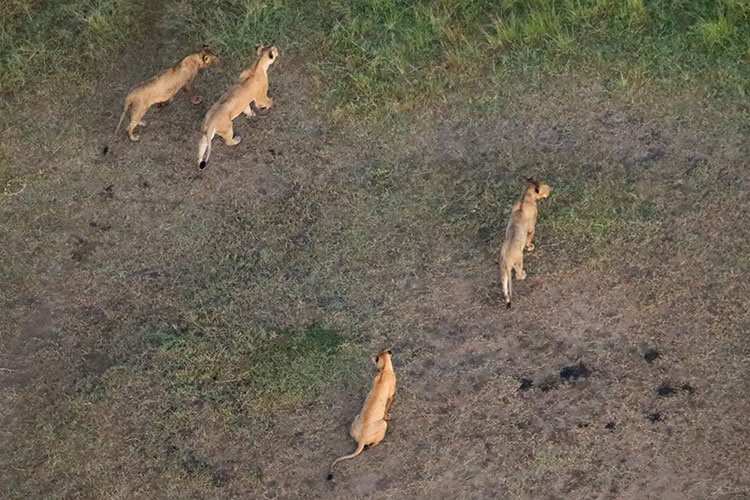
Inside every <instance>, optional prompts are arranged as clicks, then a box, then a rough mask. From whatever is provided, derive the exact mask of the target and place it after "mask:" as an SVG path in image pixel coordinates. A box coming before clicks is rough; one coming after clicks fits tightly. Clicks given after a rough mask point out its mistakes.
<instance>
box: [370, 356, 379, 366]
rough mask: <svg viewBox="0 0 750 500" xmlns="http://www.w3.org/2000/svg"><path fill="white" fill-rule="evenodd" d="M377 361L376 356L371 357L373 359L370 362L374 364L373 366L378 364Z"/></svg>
mask: <svg viewBox="0 0 750 500" xmlns="http://www.w3.org/2000/svg"><path fill="white" fill-rule="evenodd" d="M379 359H380V358H379V357H377V356H373V357H372V362H373V363H375V364H376V365H377V364H378V360H379Z"/></svg>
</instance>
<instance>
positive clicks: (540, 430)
mask: <svg viewBox="0 0 750 500" xmlns="http://www.w3.org/2000/svg"><path fill="white" fill-rule="evenodd" d="M604 4H605V3H602V5H604ZM172 5H174V8H175V9H178V10H179V9H183V10H186V12H187V13H188V14H190V13H192V10H190V9H192V7H191V4H188V3H178V2H175V3H174V4H172ZM232 5H234V4H232ZM248 5H250V4H248ZM268 5H269V7H268V8H271V7H272V8H273V9H276V10H279V9H281V11H282V12H286V10H284V9H287V10H290V9H292V7H291V6H287V7H284V6H283V5H282V4H275V3H270V4H268ZM290 5H292V4H290ZM629 5H631V6H632V7H633V8H634V9H635V10H634V12H635V13H634V14H633V15H634V16H636V18H635V21H637V16H642V15H649V11H648V4H645V7H644V8H645V9H646V13H645V14H643V13H640V14H639V13H638V12H639V11H638V7H639V5H641V4H638V3H633V2H630V3H629ZM659 5H662V4H659ZM722 5H723V4H722ZM727 5H728V4H727ZM522 6H523V3H517V5H516V7H514V8H516V9H521V8H522ZM169 12H172V11H169ZM217 12H222V11H221V10H218V11H217ZM262 12H276V11H268V10H263V11H262ZM303 12H304V11H303ZM183 15H187V14H185V13H183ZM216 15H218V14H216ZM264 15H265V14H264ZM269 15H270V14H269ZM436 15H437V14H436ZM519 15H520V14H519ZM269 19H270V20H273V18H269ZM384 19H386V20H387V16H385V17H384ZM436 19H437V18H436ZM438 20H439V19H437V20H436V21H435V22H436V23H437V22H438ZM157 21H158V20H157ZM543 21H544V22H543ZM548 21H549V19H547V21H545V20H544V19H539V20H536V21H534V22H535V23H538V24H539V25H544V23H545V22H548ZM635 21H632V22H635ZM279 22H281V20H279ZM391 22H393V21H391ZM529 22H530V21H529ZM627 22H631V20H630V18H628V21H627ZM272 26H273V24H272ZM446 26H449V25H446ZM309 29H311V28H309ZM446 29H447V28H446ZM524 29H527V28H524ZM528 29H529V30H530V29H531V28H528ZM401 32H402V33H411V32H410V31H409V30H405V31H403V30H402V31H401ZM445 36H446V37H447V36H453V35H450V33H447V34H445ZM571 36H573V35H571ZM691 36H695V35H691ZM165 38H166V39H167V40H166V41H165V40H163V39H160V38H156V39H152V38H146V39H140V40H135V41H133V46H132V47H131V49H130V50H129V51H128V52H127V53H126V54H124V55H122V56H121V57H120V58H119V60H118V61H117V62H115V63H113V64H116V65H117V66H118V67H117V71H116V72H114V73H113V74H112V75H110V76H107V77H103V78H101V79H99V80H91V79H84V80H83V81H84V82H86V83H85V85H84V86H77V85H69V86H62V87H55V88H54V89H46V90H44V89H45V86H44V85H41V87H40V88H41V89H43V90H42V91H43V92H47V93H49V94H42V95H51V93H52V91H53V90H54V92H56V93H57V94H58V95H64V96H67V99H41V100H40V99H37V98H35V96H22V95H19V96H17V98H16V100H15V101H14V104H13V105H14V106H22V107H23V109H24V110H25V111H26V113H25V114H24V115H20V114H13V115H10V116H6V120H7V122H8V124H7V126H6V129H5V133H4V136H3V140H2V143H0V146H2V152H3V158H4V159H5V161H6V163H5V166H4V171H3V176H2V177H1V178H0V180H2V181H3V182H5V185H6V186H11V188H12V187H13V186H21V185H23V186H25V189H24V190H23V191H22V192H20V193H19V194H17V195H14V196H8V195H2V197H0V221H2V223H0V240H2V241H3V242H4V245H5V250H6V251H4V252H0V279H1V280H2V282H3V283H4V287H2V289H0V304H2V305H1V306H0V307H2V310H3V312H4V314H3V315H2V317H0V441H2V442H3V443H4V444H5V446H3V447H2V448H0V496H2V497H3V498H28V497H71V496H82V497H102V496H107V497H122V498H139V497H150V498H153V497H157V498H163V497H196V498H204V497H217V496H221V497H240V498H248V497H252V498H262V497H263V496H267V497H274V496H275V497H279V498H317V497H336V498H360V497H393V498H404V497H407V496H411V497H418V498H425V497H426V498H433V497H441V496H444V495H445V492H446V491H451V492H453V493H454V494H455V496H457V497H461V498H472V497H474V498H487V497H495V496H504V497H509V498H523V497H527V498H539V497H547V496H556V497H576V498H586V497H594V496H604V497H621V498H643V497H650V498H669V497H674V496H681V497H688V498H711V497H722V496H724V497H728V498H732V497H733V495H734V496H735V497H741V496H742V495H743V494H745V493H746V492H747V491H748V488H750V485H748V483H747V479H746V477H745V476H746V474H745V473H744V471H745V470H747V468H748V449H747V445H746V444H745V443H747V442H748V439H746V437H747V429H745V428H744V427H743V426H742V425H741V424H742V422H743V416H744V414H745V413H746V411H745V410H746V406H747V390H746V382H745V380H744V377H743V374H744V372H745V371H746V366H745V365H746V361H745V360H746V358H747V340H746V335H745V333H744V332H745V331H746V330H747V324H748V320H749V319H750V318H748V314H747V309H748V308H747V296H748V295H747V294H748V287H747V282H748V280H747V278H748V276H747V273H748V263H749V262H748V252H747V249H746V248H747V245H746V242H747V239H748V238H747V221H748V213H747V208H746V207H747V206H749V205H748V203H747V201H748V200H747V195H746V193H747V192H748V187H750V186H748V185H747V184H748V180H747V175H746V168H747V164H746V163H747V161H746V158H747V157H748V154H747V153H748V151H747V146H746V144H745V143H746V142H747V141H746V140H745V137H746V135H747V130H748V123H747V117H746V114H745V111H744V103H743V101H742V99H741V95H740V94H725V95H724V96H723V97H722V98H706V97H705V96H704V97H703V98H697V97H696V96H695V94H694V93H690V92H687V93H673V94H668V93H663V92H662V93H659V92H655V91H654V89H653V87H652V86H650V85H645V86H643V87H641V86H639V85H632V86H630V87H628V88H627V89H625V90H623V91H617V90H613V88H612V87H611V86H610V84H609V83H607V82H606V81H602V79H601V78H599V76H597V75H596V74H594V75H592V74H591V73H589V72H585V71H579V70H577V69H575V68H572V69H569V70H566V71H565V72H564V73H562V74H560V75H557V76H552V77H549V76H548V77H540V78H539V79H538V80H537V81H536V84H535V86H533V87H529V88H525V89H523V91H522V92H521V91H519V90H518V89H516V87H515V86H510V87H508V88H505V89H504V90H503V91H502V92H503V93H502V95H503V96H504V97H502V98H498V97H497V95H500V94H501V93H500V91H498V92H497V93H493V92H490V91H487V90H486V89H485V90H482V93H481V94H477V93H476V92H477V89H476V88H471V89H469V88H466V89H461V88H459V89H456V90H455V92H457V94H456V95H457V96H464V97H466V98H467V99H468V97H472V98H473V99H475V100H474V101H473V103H470V104H468V105H467V104H466V103H464V102H461V99H457V100H456V102H453V101H451V102H448V103H441V102H436V103H434V104H433V105H432V106H431V107H430V109H429V110H425V111H424V112H421V113H415V114H409V113H396V114H393V115H390V116H389V117H388V118H387V119H384V120H383V121H381V122H379V123H373V122H370V121H368V120H366V119H363V118H362V117H361V116H360V115H356V114H355V115H353V116H352V118H351V120H346V121H343V122H336V121H335V120H334V121H331V120H329V119H328V118H330V117H331V116H332V115H331V114H330V113H331V111H332V109H331V108H326V107H324V106H323V105H322V104H321V103H325V102H331V101H326V99H331V95H338V96H339V98H341V96H342V95H348V94H327V93H326V91H327V90H330V89H331V88H334V89H335V87H327V84H326V82H325V81H324V80H319V79H318V78H317V77H316V75H315V74H314V73H311V72H310V71H309V63H310V61H306V60H303V59H300V58H298V57H295V56H294V52H295V51H296V50H300V51H301V48H298V47H295V48H293V49H292V50H289V51H288V52H282V58H280V60H279V64H278V66H277V67H274V69H273V70H272V73H271V94H272V96H273V97H274V99H275V102H276V104H277V106H276V107H275V108H274V109H272V110H271V111H270V112H269V113H268V114H266V115H263V116H262V117H259V118H257V119H255V120H251V121H247V120H245V119H244V118H239V119H238V122H237V126H236V127H237V129H238V131H239V132H240V133H241V134H242V135H243V137H244V138H245V140H244V141H243V143H242V144H241V145H240V146H238V147H237V148H227V147H225V146H223V145H222V144H220V143H219V142H218V141H217V143H216V144H215V147H214V152H213V157H212V159H213V164H212V166H211V168H210V169H209V170H208V171H206V172H205V173H202V174H201V173H198V172H196V171H194V170H193V169H192V165H193V161H192V160H193V157H194V153H195V147H196V138H195V137H194V136H195V134H196V128H197V123H198V122H199V120H200V118H201V116H202V114H203V113H204V112H205V111H206V110H207V108H208V106H209V105H210V104H211V101H212V99H214V98H215V97H216V96H217V95H218V94H220V92H221V90H222V89H223V88H224V87H225V86H226V84H227V82H228V81H230V80H231V79H232V78H233V75H235V74H236V73H237V69H238V68H239V67H240V65H241V62H240V61H236V60H234V59H233V58H232V57H227V55H225V57H224V59H223V60H224V65H223V66H222V67H221V68H217V70H216V71H211V72H207V73H206V74H204V75H202V77H201V79H200V80H199V81H198V88H199V89H200V90H201V92H202V93H203V94H204V95H205V96H207V102H206V103H204V104H203V105H201V106H199V107H196V108H194V107H191V106H189V105H188V104H187V103H186V102H185V101H184V100H183V99H176V100H175V102H174V103H173V104H172V105H171V106H170V107H169V108H167V109H166V110H164V111H161V112H159V111H156V110H153V111H151V112H150V114H149V116H148V117H147V119H148V120H149V126H148V127H147V128H145V129H144V131H143V134H142V139H141V142H140V143H139V144H135V145H133V144H129V143H127V142H126V141H125V140H119V141H117V142H116V143H115V144H113V148H112V149H113V153H112V155H107V156H104V157H103V156H101V155H100V154H99V151H98V146H99V145H100V144H101V143H102V142H103V141H104V139H105V138H106V137H109V134H110V132H111V126H113V125H114V122H115V121H116V118H117V115H118V114H119V109H120V108H119V106H120V104H121V102H120V100H121V98H122V96H123V95H124V92H125V91H126V90H127V89H128V88H129V87H130V86H132V84H134V83H135V82H137V81H139V80H140V79H142V78H144V77H146V76H148V75H149V74H151V73H152V72H153V70H154V68H160V67H162V66H164V65H166V64H169V63H170V62H171V61H173V60H175V59H176V58H177V57H178V56H179V55H180V54H181V51H182V48H181V47H179V46H178V44H177V43H176V42H172V41H169V40H168V39H169V38H170V37H169V34H167V35H165ZM542 38H543V37H542ZM242 40H244V39H242ZM238 43H239V42H238ZM242 43H244V41H243V42H242ZM247 43H249V44H254V43H255V40H247ZM542 43H543V42H542ZM154 47H158V48H159V50H154ZM300 47H301V43H300ZM717 47H720V46H717ZM224 50H225V52H228V53H230V54H231V53H232V51H234V50H240V47H237V48H236V49H232V48H231V47H224ZM575 50H577V49H574V51H575ZM712 50H714V49H712ZM719 50H720V49H719ZM143 53H150V54H154V58H153V60H149V61H147V62H144V61H143V57H142V54H143ZM284 54H286V55H284ZM338 56H339V55H338V54H336V57H338ZM735 69H736V68H728V69H727V71H728V72H729V73H732V72H733V71H734V70H735ZM520 71H521V73H523V71H524V70H520ZM375 74H377V73H375ZM519 78H522V76H519ZM649 78H650V77H649ZM649 81H650V80H649ZM54 84H55V85H58V82H55V83H54ZM487 85H489V84H487ZM493 85H494V83H493ZM42 91H40V92H42ZM336 92H338V91H336ZM351 95H355V94H351ZM403 98H404V99H405V102H407V103H408V102H411V101H409V100H408V97H407V96H406V94H404V96H403ZM342 102H343V103H344V105H345V106H348V105H349V104H348V103H352V102H355V101H354V100H343V98H342ZM482 102H485V103H491V105H488V106H487V107H484V106H481V105H479V104H477V103H482ZM333 111H335V109H334V110H333ZM364 111H365V115H367V113H366V108H365V109H364ZM333 117H334V118H335V112H334V115H333ZM68 123H69V124H71V125H70V126H63V125H62V124H68ZM30 137H31V138H34V139H35V142H33V146H31V147H30V146H29V144H30V142H29V138H30ZM530 174H533V175H535V176H537V177H538V178H540V179H543V180H545V181H546V182H548V183H549V184H550V185H551V186H552V189H553V192H552V195H551V196H550V198H549V199H547V200H544V201H543V202H542V204H541V207H540V219H539V225H538V241H537V248H536V250H535V251H534V252H533V253H531V254H530V255H529V256H528V258H527V267H528V272H529V278H528V279H527V281H525V282H518V283H517V284H516V285H515V288H514V290H515V293H516V298H517V302H516V304H515V305H516V308H515V309H514V310H513V312H512V313H511V314H508V313H506V311H505V310H504V309H503V308H502V307H501V306H502V304H501V300H500V291H499V283H498V270H497V266H496V263H495V253H496V251H497V249H498V248H499V245H500V240H501V237H502V232H503V227H504V222H505V219H506V217H507V213H508V210H509V208H510V206H511V205H512V202H513V201H514V199H515V198H516V197H517V196H518V195H519V194H520V191H521V189H522V187H523V184H522V182H523V179H524V178H525V177H527V176H528V175H530ZM383 347H391V348H392V349H393V350H394V355H395V356H394V363H395V367H396V370H397V375H398V376H399V386H398V389H397V395H396V401H395V403H394V406H393V409H392V416H393V419H392V421H391V422H390V424H389V433H388V435H387V437H386V439H385V441H384V442H383V444H382V445H381V446H379V447H377V448H375V449H372V450H368V451H367V452H366V453H364V454H363V455H362V456H361V457H359V458H358V459H357V460H354V461H351V462H348V463H347V464H346V465H345V466H342V468H341V469H340V470H339V471H338V473H337V478H336V482H334V483H327V482H326V481H325V480H324V478H325V471H326V469H327V467H328V465H329V463H330V460H332V459H333V458H334V457H336V456H338V455H340V454H342V453H344V452H345V451H349V449H350V448H351V447H352V445H353V444H352V442H351V441H350V440H349V438H348V435H347V429H348V425H349V422H350V420H351V418H352V417H353V415H354V414H355V413H356V411H357V410H358V409H359V407H360V405H361V403H362V398H363V397H364V395H365V393H366V391H367V388H368V385H369V384H370V383H371V377H372V371H371V363H370V362H369V359H368V355H369V354H371V353H372V352H373V351H375V350H377V349H380V348H383ZM649 348H654V349H656V350H657V351H659V353H660V356H659V357H658V358H657V359H655V360H653V361H652V363H648V362H647V361H646V360H645V359H644V353H645V352H646V351H647V349H649ZM579 361H582V362H583V363H584V364H585V365H586V367H587V368H588V372H589V374H588V375H587V376H584V377H580V378H578V379H572V378H569V379H564V378H562V377H561V375H560V373H561V371H562V370H563V368H564V367H566V366H570V365H573V364H575V363H577V362H579ZM522 379H528V380H531V381H533V386H531V387H530V388H529V389H528V390H526V391H520V390H519V389H520V386H521V380H522ZM664 386H669V387H671V388H674V389H675V392H674V393H671V392H670V391H666V392H665V391H664V390H663V391H662V392H663V393H664V395H663V396H662V395H659V393H658V392H657V391H658V389H659V388H660V387H662V388H663V387H664ZM657 414H658V418H657V416H656V415H657ZM610 423H611V424H612V425H610V426H609V427H607V426H608V424H610ZM743 438H744V439H743ZM374 464H377V467H376V468H375V467H373V466H374Z"/></svg>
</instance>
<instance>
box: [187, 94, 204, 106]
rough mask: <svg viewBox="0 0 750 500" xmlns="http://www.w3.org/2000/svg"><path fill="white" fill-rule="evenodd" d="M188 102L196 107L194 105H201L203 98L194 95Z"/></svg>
mask: <svg viewBox="0 0 750 500" xmlns="http://www.w3.org/2000/svg"><path fill="white" fill-rule="evenodd" d="M190 102H191V103H192V104H193V105H196V104H200V103H202V102H203V97H201V96H199V95H194V96H193V98H192V99H190Z"/></svg>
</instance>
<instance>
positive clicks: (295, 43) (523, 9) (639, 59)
mask: <svg viewBox="0 0 750 500" xmlns="http://www.w3.org/2000/svg"><path fill="white" fill-rule="evenodd" d="M173 14H174V16H175V19H176V23H177V25H178V26H179V27H180V29H181V30H182V31H185V32H187V33H191V34H192V36H194V37H196V38H200V39H206V40H210V41H211V42H212V43H213V44H215V45H217V46H218V47H221V48H222V50H223V51H225V52H227V53H228V54H229V55H231V56H232V57H235V58H239V59H241V60H243V61H246V62H248V63H249V62H250V61H251V60H252V59H253V54H254V52H253V50H252V47H253V46H254V45H255V44H256V43H276V44H278V45H279V46H280V47H281V51H282V57H283V54H284V53H285V52H292V53H295V54H296V55H297V56H300V57H302V58H303V60H304V61H305V64H306V65H307V67H308V69H309V70H310V72H311V73H312V74H313V75H315V77H316V78H317V80H318V81H319V82H320V84H321V88H322V89H323V95H324V97H325V99H326V101H327V102H329V103H332V104H333V111H332V113H333V116H334V117H343V116H347V114H348V113H349V112H352V111H354V112H365V113H373V112H379V111H383V110H385V111H399V110H402V111H403V110H407V111H413V110H420V109H423V106H424V105H425V104H427V103H428V102H434V99H435V98H438V99H440V98H448V97H449V94H450V92H451V91H452V90H454V89H456V88H458V87H459V86H463V85H466V84H468V83H471V82H476V81H480V82H481V81H484V80H485V78H486V77H490V81H497V77H498V76H502V77H504V78H505V79H508V78H509V77H513V78H515V79H517V78H522V77H524V76H526V77H537V76H540V75H545V74H547V75H548V74H555V73H556V72H558V71H560V70H562V69H564V68H566V67H568V66H574V67H580V68H582V69H585V70H586V71H590V70H595V71H600V72H601V73H602V74H603V75H604V76H607V75H614V76H615V77H616V78H620V79H624V80H625V81H633V80H640V79H650V80H653V81H656V82H662V83H664V84H665V85H667V86H673V85H677V86H680V85H685V84H687V85H689V87H690V88H692V87H696V86H697V87H699V88H701V89H703V90H705V91H706V92H709V93H717V92H719V93H729V94H739V95H745V94H746V92H747V85H748V78H747V77H748V72H747V70H748V68H747V64H742V63H741V61H743V60H744V61H746V60H747V56H748V44H747V40H748V39H749V38H750V27H749V26H750V7H748V4H747V3H746V2H742V1H740V0H696V1H692V2H675V1H672V0H657V1H651V2H644V1H643V0H627V1H625V0H562V1H558V2H548V1H546V0H525V1H524V0H515V1H507V2H481V1H478V0H422V1H418V2H406V1H402V0H366V1H361V2H343V1H340V0H319V1H314V2H307V1H302V0H292V1H286V2H282V1H270V2H266V1H264V2H261V1H259V0H229V1H228V2H224V3H223V4H222V5H221V6H220V7H217V6H216V5H214V4H207V3H205V2H202V1H200V0H181V1H179V2H176V4H175V7H174V9H173ZM493 77H494V78H493Z"/></svg>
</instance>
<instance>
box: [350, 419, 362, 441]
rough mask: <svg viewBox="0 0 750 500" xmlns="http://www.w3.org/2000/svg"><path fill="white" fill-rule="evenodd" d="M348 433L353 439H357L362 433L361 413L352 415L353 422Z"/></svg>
mask: <svg viewBox="0 0 750 500" xmlns="http://www.w3.org/2000/svg"><path fill="white" fill-rule="evenodd" d="M349 435H350V436H351V437H352V439H354V440H355V441H359V437H360V436H361V435H362V416H361V415H357V416H356V417H354V422H352V426H351V428H350V429H349Z"/></svg>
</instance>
